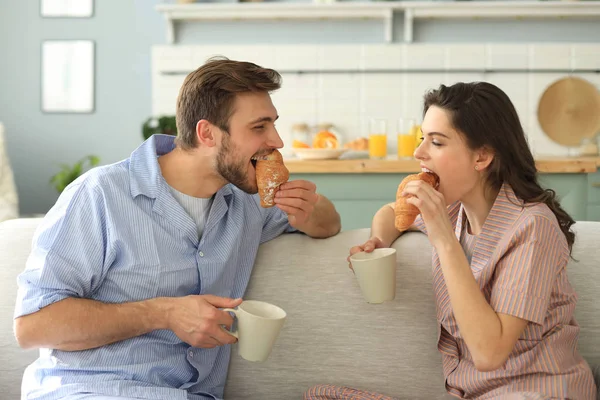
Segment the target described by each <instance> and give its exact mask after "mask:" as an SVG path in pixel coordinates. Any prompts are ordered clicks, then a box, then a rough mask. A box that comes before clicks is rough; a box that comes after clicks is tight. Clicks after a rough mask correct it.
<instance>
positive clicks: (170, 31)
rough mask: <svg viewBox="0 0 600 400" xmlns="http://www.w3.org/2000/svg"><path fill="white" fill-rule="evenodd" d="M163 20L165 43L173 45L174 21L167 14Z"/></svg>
mask: <svg viewBox="0 0 600 400" xmlns="http://www.w3.org/2000/svg"><path fill="white" fill-rule="evenodd" d="M165 20H166V23H167V43H168V44H174V43H175V20H174V19H173V18H171V15H170V14H169V13H165Z"/></svg>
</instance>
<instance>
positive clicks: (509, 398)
mask: <svg viewBox="0 0 600 400" xmlns="http://www.w3.org/2000/svg"><path fill="white" fill-rule="evenodd" d="M417 395H418V394H417ZM448 398H449V399H452V398H454V397H452V396H448ZM303 399H304V400H398V399H397V398H395V397H389V396H386V395H383V394H378V393H374V392H367V391H364V390H358V389H353V388H349V387H345V386H333V385H317V386H313V387H311V388H310V389H309V390H307V391H306V392H305V393H304V397H303ZM489 399H490V400H549V399H550V397H547V396H544V395H542V394H540V393H532V392H515V393H508V394H504V395H500V396H496V397H491V398H489ZM99 400H100V399H99ZM102 400H104V399H102Z"/></svg>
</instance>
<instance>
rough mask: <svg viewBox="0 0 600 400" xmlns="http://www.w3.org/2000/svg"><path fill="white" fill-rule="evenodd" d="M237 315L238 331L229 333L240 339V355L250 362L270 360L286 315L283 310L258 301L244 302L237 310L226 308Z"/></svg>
mask: <svg viewBox="0 0 600 400" xmlns="http://www.w3.org/2000/svg"><path fill="white" fill-rule="evenodd" d="M223 311H229V312H232V313H234V314H235V316H236V318H237V330H236V331H233V332H229V333H230V334H232V335H233V336H235V337H236V338H238V344H239V346H240V349H239V353H240V355H241V356H242V358H244V359H245V360H248V361H265V360H266V359H267V358H269V354H271V350H272V349H273V345H274V344H275V341H276V340H277V336H278V335H279V331H280V330H281V327H282V326H283V323H284V322H285V318H286V313H285V311H283V310H282V309H281V308H279V307H277V306H275V305H273V304H269V303H266V302H264V301H257V300H244V301H243V302H242V304H240V305H239V306H238V307H237V309H233V308H225V309H223Z"/></svg>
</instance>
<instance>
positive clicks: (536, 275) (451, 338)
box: [305, 82, 596, 400]
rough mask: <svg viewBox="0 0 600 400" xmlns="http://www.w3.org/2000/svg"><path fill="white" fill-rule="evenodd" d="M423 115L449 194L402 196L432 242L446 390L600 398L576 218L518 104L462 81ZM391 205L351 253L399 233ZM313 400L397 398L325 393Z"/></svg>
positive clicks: (429, 156)
mask: <svg viewBox="0 0 600 400" xmlns="http://www.w3.org/2000/svg"><path fill="white" fill-rule="evenodd" d="M424 111H425V115H424V120H423V123H422V131H423V138H422V143H421V144H420V145H419V147H418V148H417V149H416V150H415V157H416V158H417V159H418V160H419V161H420V162H421V168H422V169H423V170H429V171H433V172H434V173H436V174H437V175H438V176H439V178H440V185H439V188H438V190H439V191H438V190H435V189H434V188H432V187H431V186H430V185H428V184H426V183H424V182H422V181H413V182H410V183H409V184H408V185H407V186H406V189H405V192H404V194H403V195H404V196H408V200H407V201H408V202H409V203H411V204H413V205H415V206H416V207H417V208H419V210H420V215H419V217H417V220H416V221H415V224H414V229H418V230H421V231H422V232H424V233H425V234H427V236H428V238H429V240H430V242H431V244H432V246H433V268H434V272H433V286H434V290H435V295H436V302H437V317H438V322H439V323H440V330H441V335H440V338H439V342H438V349H439V350H440V352H441V353H442V361H443V370H444V376H445V381H446V390H447V391H448V393H450V394H451V395H454V396H456V397H459V398H465V399H500V398H501V399H506V398H511V399H549V398H557V399H578V400H590V399H595V398H596V388H595V384H594V380H593V377H592V373H591V371H590V368H589V366H588V364H587V363H586V362H585V360H584V359H583V358H582V357H581V356H580V355H579V354H578V352H577V339H578V335H579V326H578V325H577V323H576V321H575V320H574V318H573V312H574V309H575V303H576V299H577V296H576V294H575V292H574V291H573V288H572V287H571V285H570V284H569V281H568V278H567V271H566V265H567V261H568V259H569V256H570V253H571V249H572V247H573V242H574V239H575V235H574V233H573V232H572V231H571V229H570V228H571V225H572V224H573V223H574V221H573V219H572V218H571V217H570V216H569V215H568V214H567V213H566V212H565V211H564V210H563V209H562V208H561V206H560V205H559V203H558V201H557V200H556V199H555V193H554V192H553V191H552V190H544V189H542V188H541V187H540V185H539V184H538V182H537V174H536V167H535V163H534V159H533V156H532V154H531V152H530V150H529V147H528V145H527V141H526V139H525V134H524V132H523V128H522V127H521V124H520V121H519V117H518V115H517V112H516V111H515V109H514V106H513V105H512V103H511V101H510V100H509V98H508V97H507V96H506V94H505V93H504V92H503V91H502V90H500V89H499V88H497V87H496V86H494V85H492V84H489V83H485V82H477V83H457V84H455V85H452V86H449V87H447V86H444V85H442V86H440V88H439V89H437V90H433V91H431V92H429V93H428V94H426V96H425V106H424ZM393 207H394V203H391V204H388V205H386V206H384V207H383V208H381V209H380V210H379V211H378V212H377V213H376V215H375V217H374V218H373V224H372V230H371V234H372V236H371V238H370V239H369V240H368V241H367V242H366V243H364V244H362V245H359V246H354V247H352V248H351V249H350V254H351V255H352V254H354V253H356V252H359V251H366V252H371V251H373V249H375V248H380V247H389V246H390V245H391V244H392V243H393V242H394V240H396V239H397V238H398V237H399V236H400V235H401V233H402V232H399V231H397V230H396V228H395V227H394V209H393ZM411 229H412V228H411ZM305 399H311V400H315V399H345V400H350V399H388V400H389V399H391V398H390V397H386V396H383V395H379V394H376V393H368V392H364V391H360V390H357V389H353V388H346V387H335V386H331V385H321V386H316V387H313V388H311V389H310V390H309V391H308V392H306V393H305Z"/></svg>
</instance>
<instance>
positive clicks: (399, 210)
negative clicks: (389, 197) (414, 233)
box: [394, 172, 440, 232]
mask: <svg viewBox="0 0 600 400" xmlns="http://www.w3.org/2000/svg"><path fill="white" fill-rule="evenodd" d="M416 180H423V181H425V182H427V183H429V184H430V185H431V186H433V187H434V188H435V189H437V188H438V186H439V184H440V178H439V177H438V176H437V175H436V174H435V173H433V172H419V173H418V174H413V175H408V176H407V177H406V178H404V179H403V180H402V182H400V185H398V191H397V192H396V204H395V206H394V213H395V215H396V218H395V220H394V226H395V227H396V229H398V230H399V231H401V232H402V231H405V230H407V229H408V228H409V227H410V226H411V225H412V224H413V223H414V222H415V219H416V218H417V215H419V209H418V208H417V207H415V206H413V205H412V204H409V203H407V202H406V200H407V199H408V197H409V196H407V197H404V196H402V192H403V191H404V187H405V186H406V184H407V183H408V182H410V181H416Z"/></svg>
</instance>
